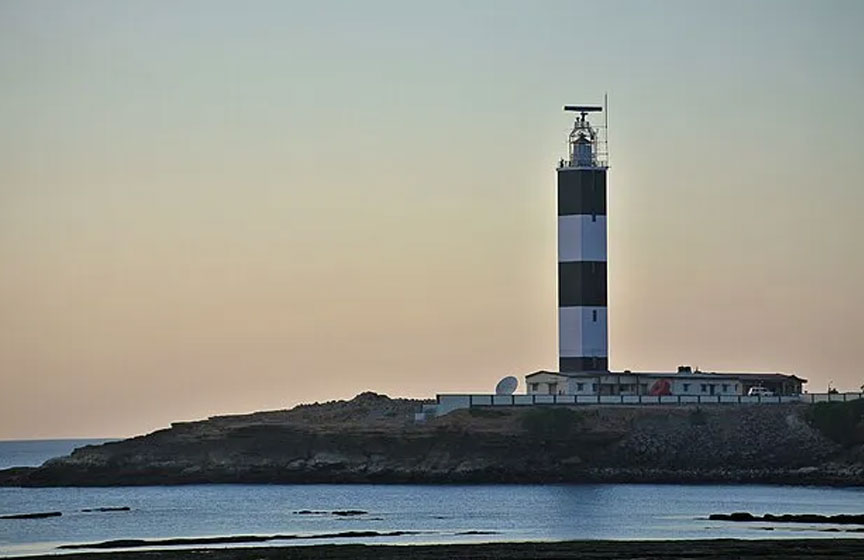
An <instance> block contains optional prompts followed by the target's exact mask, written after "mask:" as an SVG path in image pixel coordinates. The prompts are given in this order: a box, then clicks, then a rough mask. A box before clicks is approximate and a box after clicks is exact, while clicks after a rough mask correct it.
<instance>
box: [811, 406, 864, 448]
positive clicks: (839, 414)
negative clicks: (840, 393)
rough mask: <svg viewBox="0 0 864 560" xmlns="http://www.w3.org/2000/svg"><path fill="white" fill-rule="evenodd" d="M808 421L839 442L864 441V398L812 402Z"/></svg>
mask: <svg viewBox="0 0 864 560" xmlns="http://www.w3.org/2000/svg"><path fill="white" fill-rule="evenodd" d="M807 421H808V422H809V423H810V425H811V426H813V427H814V428H816V429H817V430H819V431H820V432H822V434H823V435H824V436H826V437H827V438H829V439H831V440H833V441H836V442H837V443H840V444H843V445H852V444H855V443H861V442H864V399H856V400H854V401H849V402H828V403H816V404H812V405H810V408H809V409H808V410H807Z"/></svg>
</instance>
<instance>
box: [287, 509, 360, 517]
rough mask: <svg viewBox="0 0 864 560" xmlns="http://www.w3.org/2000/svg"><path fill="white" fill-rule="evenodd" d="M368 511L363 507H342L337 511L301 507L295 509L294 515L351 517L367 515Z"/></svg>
mask: <svg viewBox="0 0 864 560" xmlns="http://www.w3.org/2000/svg"><path fill="white" fill-rule="evenodd" d="M368 513H369V512H368V511H364V510H362V509H341V510H336V511H321V510H313V509H301V510H299V511H295V512H294V515H335V516H337V517H351V516H354V515H366V514H368Z"/></svg>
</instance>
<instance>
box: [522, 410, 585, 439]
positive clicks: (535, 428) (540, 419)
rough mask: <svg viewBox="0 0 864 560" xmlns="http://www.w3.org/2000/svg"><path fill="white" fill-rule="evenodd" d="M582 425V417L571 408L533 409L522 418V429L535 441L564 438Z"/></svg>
mask: <svg viewBox="0 0 864 560" xmlns="http://www.w3.org/2000/svg"><path fill="white" fill-rule="evenodd" d="M581 423H582V415H581V414H580V413H579V412H577V411H575V410H573V409H571V408H560V407H554V408H545V407H533V408H531V409H530V410H528V411H526V412H525V414H524V416H522V427H523V428H524V429H525V431H526V432H528V434H529V435H530V436H531V437H533V438H536V439H558V438H566V437H568V436H570V435H571V434H573V433H574V432H575V430H576V429H577V428H578V427H579V424H581Z"/></svg>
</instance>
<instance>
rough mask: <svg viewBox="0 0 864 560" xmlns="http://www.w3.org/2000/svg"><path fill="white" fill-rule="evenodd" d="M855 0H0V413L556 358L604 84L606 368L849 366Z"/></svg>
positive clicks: (855, 238)
mask: <svg viewBox="0 0 864 560" xmlns="http://www.w3.org/2000/svg"><path fill="white" fill-rule="evenodd" d="M862 26H864V3H862V2H859V1H855V0H850V1H831V0H828V1H820V2H816V1H810V2H800V1H795V0H787V1H776V2H775V1H758V2H752V1H735V0H733V1H722V2H720V1H698V2H692V1H671V0H670V1H666V2H659V1H635V0H634V1H632V2H621V1H618V2H578V1H573V0H568V1H562V2H556V1H551V0H550V1H546V2H507V1H494V2H493V1H479V0H478V1H474V2H464V1H460V2H456V1H438V2H415V1H409V2H405V1H401V0H400V1H392V2H385V1H371V0H370V1H368V2H348V1H346V2H336V1H321V2H283V1H273V2H268V1H262V0H251V1H243V2H240V1H233V2H227V1H218V0H216V1H203V0H202V1H190V0H171V1H159V0H155V1H148V2H144V1H130V2H114V1H112V0H102V1H95V0H80V1H78V2H64V1H61V0H55V1H44V0H2V1H0V84H2V85H0V123H2V126H0V154H2V156H0V439H15V438H47V437H88V436H94V437H98V436H111V437H116V436H128V435H133V434H140V433H145V432H148V431H151V430H154V429H157V428H161V427H165V426H168V425H169V424H170V423H171V422H172V421H183V420H192V419H200V418H206V417H208V416H211V415H217V414H227V413H241V412H251V411H255V410H264V409H280V408H286V407H290V406H293V405H295V404H297V403H301V402H314V401H327V400H332V399H342V398H351V397H352V396H353V395H355V394H357V393H359V392H361V391H366V390H371V391H376V392H381V393H386V394H388V395H391V396H406V397H417V398H428V397H433V396H434V394H435V393H436V392H469V391H470V392H490V391H492V390H493V388H494V386H495V383H496V382H497V381H498V379H500V378H501V377H503V376H505V375H516V376H517V377H519V378H520V379H521V377H522V376H523V375H524V374H526V373H530V372H532V371H536V370H538V369H556V367H557V338H556V337H557V307H556V305H557V304H556V271H557V264H556V262H557V258H556V239H555V235H556V210H555V165H556V162H557V161H558V159H559V158H560V157H562V156H564V155H565V151H566V137H567V133H568V132H569V129H570V128H571V126H572V120H571V119H572V115H570V114H565V113H564V112H562V110H561V107H562V106H563V105H564V104H575V103H596V102H599V101H601V100H602V98H603V95H604V93H606V94H608V99H609V114H608V119H609V126H610V133H609V140H610V152H611V158H610V163H611V167H610V170H609V195H608V196H609V210H608V212H609V217H608V224H609V233H608V235H609V250H608V252H609V275H610V276H609V322H610V367H611V368H613V369H618V370H621V369H625V368H626V369H632V370H647V371H674V369H675V368H676V367H677V366H678V365H681V364H689V365H693V366H698V367H700V368H701V369H702V370H706V371H770V372H776V371H780V372H787V373H795V374H797V375H799V376H801V377H804V378H806V379H808V380H809V383H808V385H807V388H808V389H809V390H810V391H811V392H817V391H825V390H826V388H827V387H828V385H829V383H830V384H832V386H834V387H837V388H838V389H841V390H854V389H857V388H858V387H859V386H860V385H861V384H862V383H864V371H862V367H861V365H860V360H861V358H860V352H861V349H862V346H864V295H862V285H864V241H862V240H864V223H862V220H861V213H862V210H864V188H862V187H864V180H862V177H864V157H862V142H861V140H860V135H861V131H862V129H864V103H862V102H861V100H862V99H864V34H862V33H861V28H862Z"/></svg>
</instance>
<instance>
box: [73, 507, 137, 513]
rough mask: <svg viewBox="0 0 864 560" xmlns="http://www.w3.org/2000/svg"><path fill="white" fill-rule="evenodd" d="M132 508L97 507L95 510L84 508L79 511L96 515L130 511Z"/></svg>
mask: <svg viewBox="0 0 864 560" xmlns="http://www.w3.org/2000/svg"><path fill="white" fill-rule="evenodd" d="M131 510H132V508H130V507H129V506H121V507H97V508H84V509H82V510H81V511H82V512H84V513H96V512H108V511H131Z"/></svg>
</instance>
